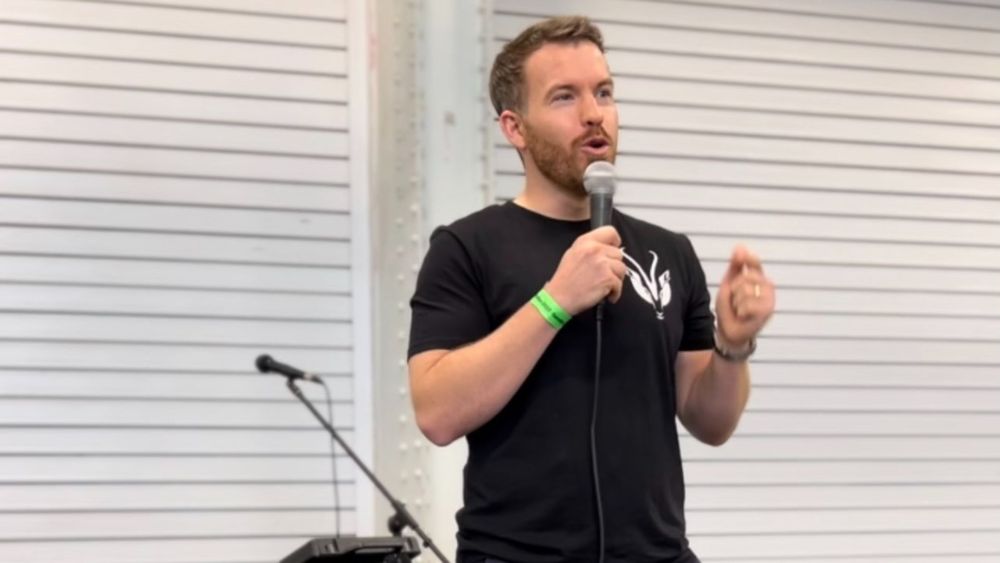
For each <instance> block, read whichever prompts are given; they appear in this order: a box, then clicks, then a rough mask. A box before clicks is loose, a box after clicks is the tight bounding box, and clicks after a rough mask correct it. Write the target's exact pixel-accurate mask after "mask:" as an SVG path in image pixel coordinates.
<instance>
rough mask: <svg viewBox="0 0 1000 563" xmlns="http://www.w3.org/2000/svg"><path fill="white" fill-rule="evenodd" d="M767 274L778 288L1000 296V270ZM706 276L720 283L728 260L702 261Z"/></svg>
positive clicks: (838, 268) (808, 269)
mask: <svg viewBox="0 0 1000 563" xmlns="http://www.w3.org/2000/svg"><path fill="white" fill-rule="evenodd" d="M764 260H765V271H766V272H767V275H768V276H770V277H771V278H772V279H774V280H775V281H776V282H777V283H778V284H779V285H781V286H786V287H817V288H823V287H826V288H830V287H835V288H850V289H881V290H886V289H888V290H897V291H899V290H901V291H907V290H910V291H927V292H948V293H986V294H997V293H1000V290H998V289H997V288H1000V270H997V271H993V272H991V271H971V270H966V271H953V270H941V269H934V268H913V269H908V271H907V273H906V274H904V275H901V274H900V271H899V270H898V269H897V268H892V267H880V266H879V265H872V266H847V265H824V264H790V263H781V262H771V263H767V260H768V257H767V256H764ZM702 266H703V267H704V269H705V276H706V277H707V279H709V280H721V279H722V274H723V272H724V271H725V270H724V269H725V268H726V267H728V266H729V257H728V256H727V257H726V258H725V259H724V260H723V259H721V258H712V259H709V260H702Z"/></svg>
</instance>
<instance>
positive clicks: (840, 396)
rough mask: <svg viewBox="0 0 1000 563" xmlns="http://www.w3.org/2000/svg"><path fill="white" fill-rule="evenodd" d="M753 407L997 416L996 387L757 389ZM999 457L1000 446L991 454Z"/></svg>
mask: <svg viewBox="0 0 1000 563" xmlns="http://www.w3.org/2000/svg"><path fill="white" fill-rule="evenodd" d="M750 405H751V408H753V409H812V410H814V411H815V412H824V411H829V410H833V411H839V410H861V411H864V410H879V411H882V410H884V411H888V412H893V411H911V410H916V411H926V412H927V413H928V414H931V415H933V414H934V413H935V412H936V411H941V410H944V411H949V412H953V411H958V412H969V413H979V412H991V411H992V412H993V413H995V414H997V415H1000V389H997V390H995V391H987V390H983V389H967V390H965V389H954V390H950V391H945V390H942V389H906V388H896V389H864V390H862V389H815V390H809V389H787V388H786V389H761V390H759V391H757V392H756V393H754V397H753V399H752V400H751V401H750ZM988 451H989V449H984V452H983V453H984V454H986V455H994V454H995V455H996V457H997V458H998V459H1000V448H997V449H994V450H992V451H993V454H988V453H987V452H988Z"/></svg>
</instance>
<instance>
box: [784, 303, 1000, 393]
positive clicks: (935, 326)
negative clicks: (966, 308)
mask: <svg viewBox="0 0 1000 563" xmlns="http://www.w3.org/2000/svg"><path fill="white" fill-rule="evenodd" d="M767 334H769V335H771V336H818V337H824V338H825V337H830V336H843V337H852V338H859V337H865V336H868V337H872V338H879V337H886V336H891V337H892V338H904V339H909V338H913V339H958V340H982V339H984V338H996V340H997V341H998V342H1000V310H998V311H997V315H996V318H992V319H969V318H964V319H934V322H913V319H908V318H900V317H877V316H864V315H851V316H847V315H845V316H839V315H838V316H823V315H822V314H820V315H778V316H776V317H774V318H773V319H772V320H771V322H770V324H769V325H768V328H767ZM997 380H998V383H1000V376H998V377H997ZM998 404H1000V403H998Z"/></svg>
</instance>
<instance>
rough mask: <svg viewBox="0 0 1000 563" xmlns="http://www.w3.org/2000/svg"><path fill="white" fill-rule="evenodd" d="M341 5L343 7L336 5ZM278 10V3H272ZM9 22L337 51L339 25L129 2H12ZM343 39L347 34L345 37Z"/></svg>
mask: <svg viewBox="0 0 1000 563" xmlns="http://www.w3.org/2000/svg"><path fill="white" fill-rule="evenodd" d="M335 4H340V2H336V3H335ZM272 5H273V4H272ZM5 8H6V10H5V12H6V13H5V19H6V20H8V21H17V22H28V23H36V24H40V25H44V24H48V25H65V26H83V27H95V28H99V29H115V30H121V31H126V32H130V33H135V32H150V33H162V34H180V35H194V36H199V37H217V38H220V39H229V40H233V41H265V42H279V43H282V42H284V43H296V44H303V45H316V46H336V45H337V43H336V41H335V39H336V35H335V30H336V29H337V28H338V27H339V25H338V23H337V22H327V21H310V20H305V19H282V20H281V21H275V19H273V18H269V17H261V16H255V15H240V14H235V13H218V12H216V13H213V12H210V11H196V10H178V9H171V8H170V7H157V6H150V5H143V6H140V5H135V6H129V5H127V4H124V3H117V2H116V3H114V4H111V3H104V2H69V3H66V2H60V1H58V0H7V3H6V5H5ZM341 38H343V34H341Z"/></svg>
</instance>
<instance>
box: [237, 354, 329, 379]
mask: <svg viewBox="0 0 1000 563" xmlns="http://www.w3.org/2000/svg"><path fill="white" fill-rule="evenodd" d="M254 364H255V365H256V366H257V371H259V372H261V373H270V372H274V373H280V374H281V375H284V376H285V377H287V378H289V379H304V380H306V381H312V382H313V383H322V382H323V380H322V379H320V377H319V376H318V375H316V374H315V373H307V372H304V371H302V370H300V369H299V368H296V367H292V366H290V365H288V364H283V363H281V362H279V361H278V360H275V359H274V358H272V357H271V356H270V355H268V354H261V355H259V356H257V361H256V362H254Z"/></svg>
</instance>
